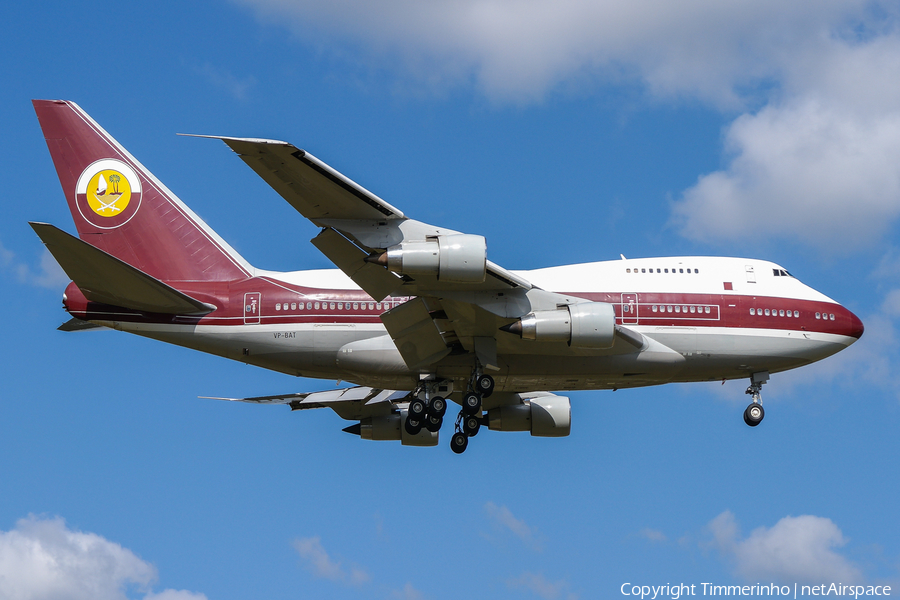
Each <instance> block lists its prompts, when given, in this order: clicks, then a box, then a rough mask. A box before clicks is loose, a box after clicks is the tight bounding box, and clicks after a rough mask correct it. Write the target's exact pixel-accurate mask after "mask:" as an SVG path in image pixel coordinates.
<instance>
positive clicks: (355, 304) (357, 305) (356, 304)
mask: <svg viewBox="0 0 900 600" xmlns="http://www.w3.org/2000/svg"><path fill="white" fill-rule="evenodd" d="M353 310H359V302H354V303H353Z"/></svg>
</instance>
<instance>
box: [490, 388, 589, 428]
mask: <svg viewBox="0 0 900 600" xmlns="http://www.w3.org/2000/svg"><path fill="white" fill-rule="evenodd" d="M487 418H488V428H489V429H493V430H495V431H530V432H531V435H534V436H539V437H565V436H567V435H569V430H570V428H571V425H572V405H571V403H570V402H569V399H568V398H566V397H565V396H556V395H554V394H547V395H543V396H537V397H534V398H528V399H525V400H523V401H522V403H521V404H512V405H508V406H499V407H497V408H492V409H490V410H489V411H488V414H487Z"/></svg>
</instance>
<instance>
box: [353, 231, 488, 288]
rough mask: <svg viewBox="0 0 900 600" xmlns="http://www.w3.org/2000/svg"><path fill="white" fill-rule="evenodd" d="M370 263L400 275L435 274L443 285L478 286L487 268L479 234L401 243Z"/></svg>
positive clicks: (484, 249)
mask: <svg viewBox="0 0 900 600" xmlns="http://www.w3.org/2000/svg"><path fill="white" fill-rule="evenodd" d="M370 262H376V263H378V264H382V265H384V266H386V267H387V268H388V269H389V270H391V271H393V272H395V273H400V274H401V275H422V274H429V273H435V274H437V278H438V280H439V281H443V282H447V283H481V282H482V281H484V277H485V270H486V268H487V243H486V242H485V241H484V237H482V236H480V235H469V234H454V235H442V236H440V237H438V238H437V239H433V240H426V241H423V242H403V243H400V244H397V245H396V246H391V247H390V248H388V249H387V252H385V253H384V254H381V255H379V256H377V257H373V260H372V261H370Z"/></svg>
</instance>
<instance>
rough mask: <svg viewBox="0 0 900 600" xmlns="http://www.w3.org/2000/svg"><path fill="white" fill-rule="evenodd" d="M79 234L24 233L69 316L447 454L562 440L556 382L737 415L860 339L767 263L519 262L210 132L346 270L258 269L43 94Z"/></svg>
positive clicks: (46, 126)
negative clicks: (41, 251) (58, 281)
mask: <svg viewBox="0 0 900 600" xmlns="http://www.w3.org/2000/svg"><path fill="white" fill-rule="evenodd" d="M33 104H34V109H35V112H36V113H37V117H38V120H39V122H40V125H41V128H42V131H43V134H44V138H45V139H46V142H47V146H48V149H49V151H50V155H51V158H52V160H53V163H54V165H55V167H56V171H57V174H58V176H59V180H60V183H61V185H62V188H63V192H64V194H65V196H66V200H67V202H68V204H69V208H70V210H71V213H72V217H73V219H74V221H75V227H76V229H77V232H78V237H75V236H72V235H70V234H68V233H66V232H64V231H62V230H61V229H59V228H57V227H54V226H53V225H49V224H46V223H31V226H32V228H33V229H34V231H35V232H36V233H37V235H38V236H39V237H40V239H41V240H42V241H43V242H44V244H45V245H46V246H47V248H48V249H49V251H50V252H51V253H52V254H53V256H54V257H55V258H56V260H57V261H58V262H59V264H60V266H61V267H62V268H63V270H64V271H65V272H66V274H67V275H68V276H69V278H70V279H72V282H71V283H70V284H69V285H68V286H67V287H66V289H65V293H64V295H63V304H64V308H65V310H66V311H67V312H68V313H69V315H70V317H71V319H70V320H69V321H68V322H67V323H65V324H63V325H62V326H61V327H60V329H62V330H65V331H75V330H82V329H87V328H94V327H107V328H112V329H117V330H120V331H126V332H129V333H134V334H137V335H140V336H145V337H148V338H153V339H156V340H161V341H164V342H168V343H171V344H177V345H179V346H185V347H188V348H193V349H196V350H200V351H203V352H208V353H211V354H216V355H219V356H223V357H226V358H230V359H233V360H236V361H241V362H244V363H248V364H252V365H256V366H259V367H263V368H265V369H271V370H273V371H278V372H281V373H286V374H290V375H294V376H298V377H310V378H319V379H332V380H338V381H339V382H340V381H346V382H350V383H352V384H353V386H352V387H346V388H342V389H334V390H326V391H320V392H312V393H289V394H282V395H274V396H259V397H253V398H221V399H223V400H233V401H243V402H250V403H258V404H286V405H288V406H289V407H290V408H291V409H292V410H300V409H309V408H321V407H328V408H331V409H333V410H334V411H335V412H336V413H337V414H338V415H339V416H340V417H342V418H343V419H345V420H348V421H351V422H355V423H353V424H352V425H350V426H349V427H346V428H345V429H344V431H347V432H349V433H353V434H356V435H358V436H360V437H361V438H363V439H367V440H396V441H400V442H401V443H402V444H403V445H409V446H435V445H437V444H438V439H439V431H440V429H441V426H442V424H443V420H444V417H445V415H446V413H447V411H448V408H449V402H453V403H455V404H458V405H459V406H460V409H459V412H458V415H457V417H456V421H455V426H454V433H453V434H452V436H451V440H450V447H451V449H452V450H453V452H456V453H457V454H459V453H462V452H463V451H465V450H466V448H467V446H468V444H469V438H471V437H474V436H475V435H476V434H478V432H479V431H480V430H481V429H482V428H483V427H487V428H488V429H490V430H498V431H528V432H530V433H531V435H533V436H544V437H561V436H566V435H568V434H569V432H570V429H571V421H572V414H571V402H570V400H569V398H568V397H566V396H563V395H560V394H559V392H564V391H569V390H605V389H613V390H615V389H620V388H632V387H639V386H651V385H659V384H664V383H670V382H703V381H725V380H731V379H748V380H749V387H748V388H747V392H746V393H747V394H749V395H750V396H751V402H750V404H749V405H748V406H747V408H746V410H745V411H744V414H743V418H744V421H745V422H746V424H747V425H749V426H751V427H756V426H757V425H759V423H760V422H761V421H762V420H763V417H764V416H765V411H764V410H763V405H762V396H761V389H762V386H763V384H765V383H766V382H767V381H768V380H769V378H770V375H771V374H774V373H780V372H783V371H787V370H789V369H795V368H798V367H802V366H804V365H808V364H810V363H813V362H816V361H818V360H822V359H824V358H826V357H828V356H831V355H833V354H835V353H837V352H839V351H841V350H843V349H844V348H846V347H848V346H850V345H851V344H853V343H854V342H855V341H856V340H858V339H859V338H860V337H861V336H862V334H863V330H864V328H863V324H862V322H861V321H860V319H859V318H858V317H857V316H856V315H854V314H853V313H852V312H851V311H849V310H848V309H846V308H844V307H843V306H841V305H840V304H838V303H837V302H835V301H834V300H832V299H830V298H828V297H827V296H825V295H824V294H822V293H820V292H818V291H816V290H814V289H812V288H810V287H809V286H807V285H804V284H803V283H801V282H800V281H799V280H798V279H797V278H795V277H794V276H793V275H791V274H790V273H789V272H788V271H787V270H785V269H784V268H783V267H782V266H780V265H778V264H775V263H772V262H769V261H766V260H758V259H744V258H727V257H703V256H682V257H663V258H640V259H626V258H625V257H624V256H621V255H620V257H621V258H620V259H619V260H613V261H604V262H594V263H588V264H575V265H566V266H559V267H552V268H542V269H535V270H530V271H512V270H507V269H504V268H503V267H501V266H499V265H497V264H494V263H493V262H491V261H490V260H488V259H487V244H486V242H485V239H484V237H482V236H480V235H477V234H469V233H462V232H458V231H453V230H451V229H446V228H443V227H436V226H433V225H429V224H426V223H423V222H420V221H416V220H414V219H411V218H410V217H407V216H406V215H405V214H404V213H403V212H402V211H401V210H400V209H398V208H396V207H394V206H392V205H391V204H389V203H388V202H386V201H385V200H383V199H381V198H380V197H378V196H376V195H375V194H373V193H372V192H370V191H368V190H367V189H365V188H364V187H362V186H361V185H359V184H357V183H355V182H354V181H352V180H351V179H349V178H347V177H345V176H344V175H342V174H341V173H339V172H338V171H336V170H335V169H333V168H331V167H330V166H328V165H327V164H325V163H324V162H322V161H321V160H319V159H317V158H315V157H314V156H313V155H311V154H310V153H308V152H306V151H304V150H301V149H299V148H297V147H295V146H293V145H291V144H289V143H287V142H283V141H278V140H269V139H253V138H236V137H223V136H198V137H210V138H214V139H219V140H221V141H222V142H224V143H225V144H226V145H227V146H228V147H230V148H231V149H232V150H233V151H234V152H235V153H236V154H237V155H238V156H239V157H240V158H241V159H242V160H243V161H244V162H245V163H246V164H247V165H248V166H249V167H250V168H251V169H253V170H254V171H255V172H256V173H257V174H258V175H259V176H260V177H262V179H263V180H264V181H265V182H266V183H268V184H269V185H270V186H271V187H272V188H273V189H274V190H275V191H276V192H278V194H280V195H281V196H282V197H283V198H284V199H285V200H287V202H288V203H290V205H291V206H293V207H294V208H295V209H296V210H297V211H298V212H299V213H300V214H301V215H303V216H304V217H306V218H307V219H309V220H310V221H311V222H312V223H313V224H314V225H316V226H317V227H319V228H320V231H319V233H318V234H317V235H316V236H315V237H314V238H313V239H312V244H313V245H314V246H315V247H316V248H318V249H319V250H320V251H321V252H322V253H323V254H324V255H325V256H326V257H327V258H329V259H330V260H331V261H332V262H333V263H334V264H335V266H337V269H328V270H307V271H295V272H274V271H267V270H263V269H258V268H255V267H253V266H251V265H250V264H249V263H248V262H247V261H246V260H245V259H244V258H243V257H241V256H240V255H239V254H238V253H237V252H236V251H235V250H234V249H233V248H232V247H231V246H229V245H228V243H226V242H225V241H224V240H223V239H222V238H220V237H219V236H218V235H217V234H216V233H215V232H214V231H213V230H212V229H210V227H209V226H207V224H206V223H204V222H203V221H202V220H201V219H200V218H199V217H198V216H197V215H196V214H195V213H194V212H193V211H191V209H190V208H188V207H187V206H186V205H185V204H184V203H183V202H182V201H181V200H180V199H179V198H178V197H177V196H176V195H175V194H174V193H172V192H171V191H170V190H169V189H168V188H167V187H166V186H165V185H163V184H162V182H160V181H159V180H158V179H157V178H156V177H154V176H153V174H152V173H150V171H148V170H147V169H146V168H145V167H144V166H143V165H142V164H141V163H140V162H138V161H137V159H135V158H134V157H133V156H132V155H131V154H130V153H129V152H128V151H127V150H125V148H123V147H122V146H121V145H120V144H119V143H118V142H117V141H116V140H115V139H113V138H112V137H111V136H110V135H109V134H108V133H107V132H106V131H105V130H104V129H102V128H101V127H100V125H98V124H97V123H96V122H95V121H94V120H93V119H92V118H91V117H90V116H88V114H87V113H86V112H85V111H84V110H82V109H81V108H80V107H79V106H78V105H76V104H75V103H74V102H68V101H62V100H34V101H33Z"/></svg>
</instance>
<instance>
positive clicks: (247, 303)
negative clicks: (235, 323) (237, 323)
mask: <svg viewBox="0 0 900 600" xmlns="http://www.w3.org/2000/svg"><path fill="white" fill-rule="evenodd" d="M259 313H260V293H259V292H248V293H246V294H244V323H245V324H247V325H256V324H257V323H259Z"/></svg>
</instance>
